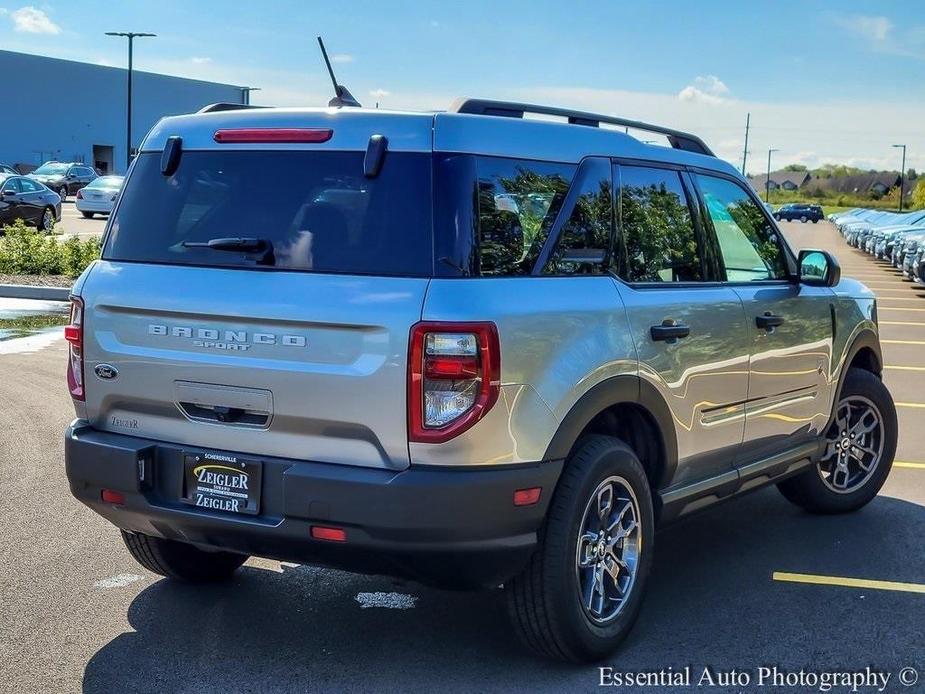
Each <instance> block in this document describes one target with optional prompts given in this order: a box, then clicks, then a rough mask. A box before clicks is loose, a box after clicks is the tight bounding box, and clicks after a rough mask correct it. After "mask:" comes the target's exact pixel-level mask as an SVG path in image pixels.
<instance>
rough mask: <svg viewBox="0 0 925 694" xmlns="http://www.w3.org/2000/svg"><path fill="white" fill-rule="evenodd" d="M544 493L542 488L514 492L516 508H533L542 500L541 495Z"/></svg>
mask: <svg viewBox="0 0 925 694" xmlns="http://www.w3.org/2000/svg"><path fill="white" fill-rule="evenodd" d="M542 492H543V488H542V487H530V488H529V489H518V490H517V491H515V492H514V506H532V505H533V504H535V503H536V502H537V501H539V500H540V494H541V493H542Z"/></svg>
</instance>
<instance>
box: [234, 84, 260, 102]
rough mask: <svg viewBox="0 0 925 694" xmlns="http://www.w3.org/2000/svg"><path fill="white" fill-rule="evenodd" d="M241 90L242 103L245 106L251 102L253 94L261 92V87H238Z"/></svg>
mask: <svg viewBox="0 0 925 694" xmlns="http://www.w3.org/2000/svg"><path fill="white" fill-rule="evenodd" d="M238 89H240V90H241V103H242V104H244V105H245V106H247V105H249V104H250V102H251V92H259V91H260V87H238Z"/></svg>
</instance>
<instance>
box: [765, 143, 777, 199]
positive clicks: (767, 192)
mask: <svg viewBox="0 0 925 694" xmlns="http://www.w3.org/2000/svg"><path fill="white" fill-rule="evenodd" d="M778 151H780V150H777V149H769V150H768V175H767V176H765V179H764V201H765V202H766V203H769V204H770V202H771V152H778Z"/></svg>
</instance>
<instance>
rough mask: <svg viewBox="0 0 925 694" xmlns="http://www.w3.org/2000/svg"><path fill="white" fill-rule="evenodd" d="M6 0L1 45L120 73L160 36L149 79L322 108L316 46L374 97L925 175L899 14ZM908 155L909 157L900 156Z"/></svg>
mask: <svg viewBox="0 0 925 694" xmlns="http://www.w3.org/2000/svg"><path fill="white" fill-rule="evenodd" d="M21 3H22V0H0V8H3V9H0V48H5V49H8V50H17V51H24V52H30V53H41V54H45V55H52V56H56V57H62V58H70V59H74V60H82V61H87V62H98V63H102V64H108V65H117V66H122V65H124V61H125V46H124V43H123V42H121V41H118V40H116V39H111V38H107V37H105V36H103V35H102V33H103V32H104V31H107V30H134V31H150V32H155V33H157V34H158V38H155V39H148V40H144V41H143V42H139V44H138V46H137V51H136V67H138V68H139V69H147V70H152V71H157V72H167V73H170V74H177V75H183V76H187V77H197V78H204V79H215V80H219V81H224V82H230V83H234V84H251V85H255V86H259V87H261V88H262V91H261V92H258V93H255V94H254V97H253V100H254V101H255V102H259V103H274V104H281V105H319V104H321V103H323V102H324V101H325V100H326V99H327V98H328V97H329V85H328V83H327V76H326V73H325V72H324V69H323V65H322V63H321V61H320V59H319V55H318V51H317V47H316V45H315V42H314V37H315V35H317V34H319V33H320V34H322V35H323V36H324V37H325V41H326V43H327V44H328V48H329V50H330V51H331V52H332V53H333V54H335V55H336V56H337V60H336V70H337V72H338V76H339V78H340V80H341V81H342V82H344V83H345V84H347V85H348V86H349V87H350V89H351V91H353V92H354V94H355V95H356V96H357V97H358V98H359V99H360V100H361V101H363V102H364V103H369V104H372V103H373V102H375V101H379V102H380V104H381V105H382V106H383V107H390V108H431V109H432V108H445V107H446V105H447V104H448V103H449V102H450V101H451V100H452V98H453V97H454V96H457V95H460V94H466V95H470V96H474V95H479V96H490V97H509V98H518V99H525V100H526V99H530V100H534V101H544V102H551V103H557V104H562V105H573V106H576V107H580V108H589V109H597V110H602V111H606V112H611V113H619V114H620V115H626V116H630V117H634V118H641V119H646V120H656V121H660V122H663V123H665V124H667V125H672V126H675V127H680V128H689V129H692V130H695V131H697V132H698V133H699V134H701V135H702V136H703V137H704V139H706V140H707V141H708V143H710V144H711V145H712V146H713V147H714V148H715V149H716V150H717V151H718V152H719V153H720V155H722V156H725V157H726V158H728V159H730V160H733V161H740V158H741V150H742V130H743V127H744V121H745V114H746V113H747V112H749V111H750V112H751V113H752V123H753V126H754V129H753V132H752V138H751V144H750V150H751V155H750V156H751V157H752V160H751V162H750V164H749V167H748V168H749V169H750V170H753V171H757V170H760V169H762V168H763V166H764V163H763V162H764V160H765V157H766V152H767V149H768V147H775V148H779V149H780V150H781V151H780V152H779V153H778V154H776V155H775V157H776V158H779V161H780V162H781V163H786V162H789V161H802V162H804V163H807V164H810V165H814V164H818V163H821V162H825V161H838V162H845V163H853V164H857V165H861V166H876V167H881V166H884V167H885V166H893V167H897V166H898V163H899V162H898V156H897V153H898V151H897V150H894V149H891V147H890V145H891V144H893V143H895V142H905V143H906V144H908V145H909V162H910V165H912V166H917V167H918V168H920V169H925V119H923V118H922V116H923V115H925V89H923V87H925V80H923V77H925V16H923V15H922V13H921V11H920V7H919V6H918V3H916V2H912V1H911V0H910V1H907V2H889V1H887V0H884V1H882V2H879V3H861V2H850V1H849V2H845V1H843V2H837V3H835V2H832V3H822V2H789V1H786V0H781V1H778V2H774V3H750V2H741V0H738V1H735V2H719V1H708V0H703V1H701V2H697V3H691V2H670V1H667V0H664V1H662V2H648V3H627V2H619V3H618V2H599V3H590V2H582V1H579V0H573V1H572V2H567V3H564V2H544V1H542V0H534V2H520V1H518V2H498V1H497V0H496V1H495V2H483V1H481V0H469V1H468V2H465V3H462V2H460V3H451V2H439V3H438V2H432V3H426V2H387V1H385V0H382V1H380V2H340V3H330V2H326V3H321V2H304V1H303V2H291V1H289V0H279V1H277V0H264V2H262V3H247V4H245V3H236V2H228V1H227V0H225V1H224V2H217V1H214V0H192V1H190V0H187V1H186V2H182V3H181V2H174V1H172V0H160V1H159V2H156V3H155V2H142V1H141V0H126V1H124V2H121V3H112V2H111V1H109V2H98V1H96V0H81V2H77V3H75V2H69V3H64V2H60V3H58V2H50V3H45V4H34V5H25V4H21ZM894 160H896V161H894Z"/></svg>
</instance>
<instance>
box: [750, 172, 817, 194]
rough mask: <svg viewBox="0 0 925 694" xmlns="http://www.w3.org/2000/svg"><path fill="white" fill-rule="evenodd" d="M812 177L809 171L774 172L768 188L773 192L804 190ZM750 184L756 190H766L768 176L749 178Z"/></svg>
mask: <svg viewBox="0 0 925 694" xmlns="http://www.w3.org/2000/svg"><path fill="white" fill-rule="evenodd" d="M810 178H811V176H810V175H809V172H808V171H773V172H771V176H770V183H769V184H768V188H770V189H771V190H799V189H800V188H802V187H803V186H804V185H805V184H806V182H807V181H809V180H810ZM748 180H749V182H750V183H751V184H752V186H753V187H754V188H755V190H764V189H765V184H766V183H767V182H768V176H766V175H764V174H761V175H760V176H749V177H748Z"/></svg>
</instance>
